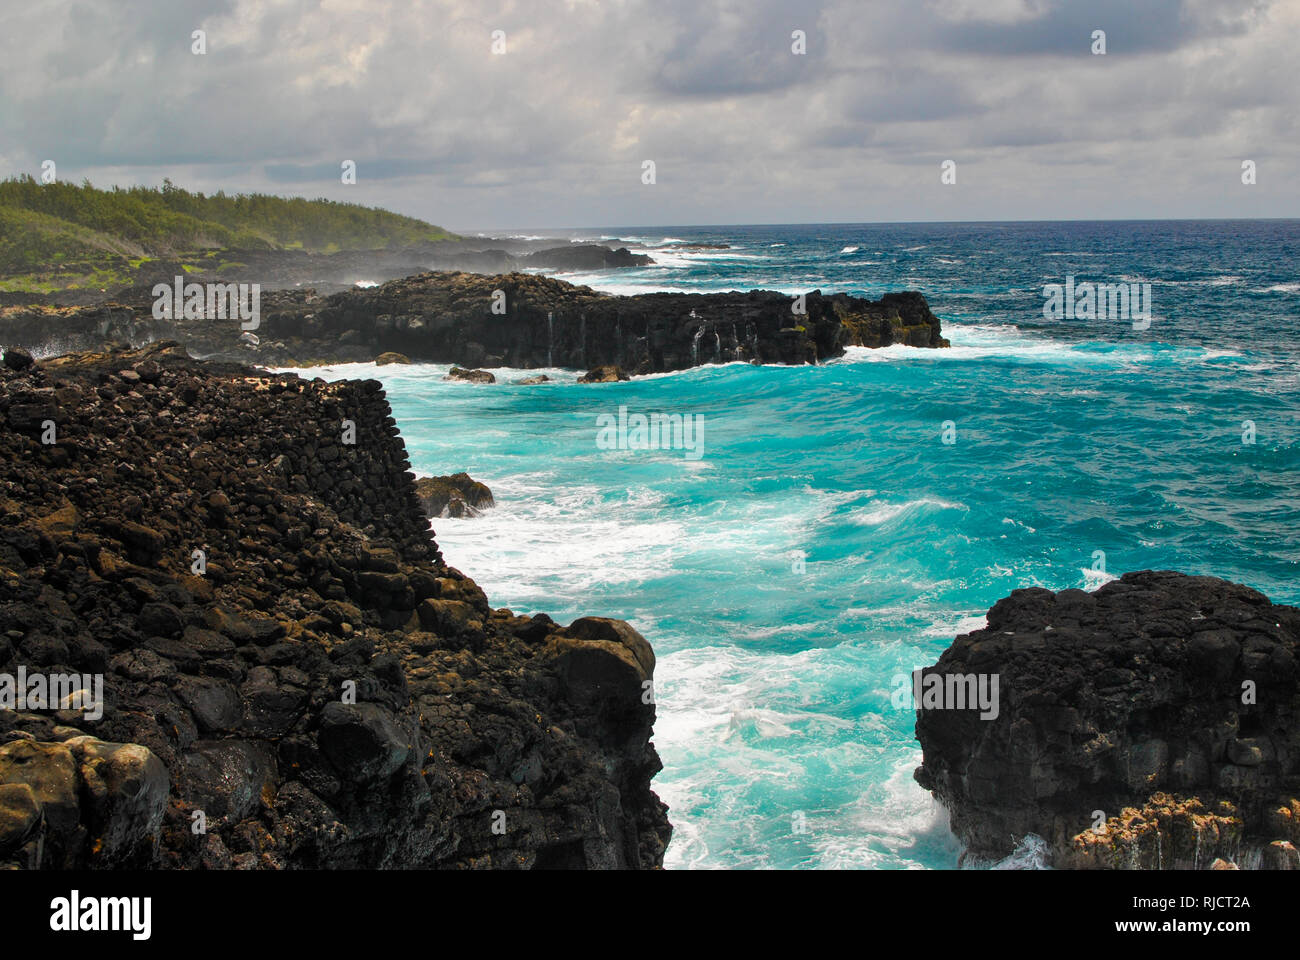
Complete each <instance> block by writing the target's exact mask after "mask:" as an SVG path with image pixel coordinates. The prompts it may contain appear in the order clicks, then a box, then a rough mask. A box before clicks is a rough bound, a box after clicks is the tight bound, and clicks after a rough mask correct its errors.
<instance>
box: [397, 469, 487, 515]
mask: <svg viewBox="0 0 1300 960" xmlns="http://www.w3.org/2000/svg"><path fill="white" fill-rule="evenodd" d="M415 493H416V496H418V497H419V498H420V505H421V506H422V507H424V512H425V514H426V515H428V516H429V517H430V518H432V519H435V520H436V519H437V518H438V517H477V516H478V515H479V514H480V513H482V512H483V511H484V510H486V509H488V508H489V507H493V506H496V501H495V500H494V499H492V491H491V490H489V489H488V488H487V484H485V483H479V482H478V481H477V480H474V479H472V478H471V477H470V475H469V474H468V473H454V474H452V475H450V476H446V477H421V478H420V479H419V480H416V481H415Z"/></svg>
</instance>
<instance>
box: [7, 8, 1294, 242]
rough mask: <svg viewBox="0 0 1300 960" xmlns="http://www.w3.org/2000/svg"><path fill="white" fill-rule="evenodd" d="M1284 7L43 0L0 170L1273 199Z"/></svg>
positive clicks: (635, 214) (304, 181)
mask: <svg viewBox="0 0 1300 960" xmlns="http://www.w3.org/2000/svg"><path fill="white" fill-rule="evenodd" d="M196 29H202V30H204V31H205V32H206V37H207V53H206V54H205V55H203V56H196V55H194V54H193V53H192V52H191V43H192V41H191V33H192V31H194V30H196ZM1094 29H1104V30H1105V31H1106V36H1107V54H1106V55H1105V56H1093V55H1092V53H1091V51H1090V48H1091V33H1092V31H1093V30H1094ZM495 30H502V31H504V32H505V38H506V52H505V54H504V55H498V54H495V53H493V51H492V34H493V31H495ZM795 30H801V31H803V32H804V34H805V35H806V50H807V52H806V53H805V54H803V55H798V54H796V53H795V52H793V50H792V39H791V34H792V32H793V31H795ZM1297 30H1300V11H1298V10H1297V9H1296V5H1295V4H1292V3H1286V2H1282V0H1278V2H1274V3H1268V2H1264V0H1256V2H1249V3H1242V2H1228V0H1146V2H1144V3H1141V4H1135V3H1131V2H1130V0H1097V2H1094V3H1090V4H1087V5H1083V4H1078V3H1072V2H1069V3H1067V2H1065V0H978V2H977V0H881V2H873V3H870V4H864V3H861V2H860V0H805V2H799V0H791V2H785V0H749V2H742V0H658V2H650V0H605V2H596V0H534V2H524V0H364V2H362V0H320V2H314V3H309V2H302V0H227V2H222V3H212V2H198V0H145V2H141V3H138V4H135V5H133V6H132V8H131V10H130V14H129V15H124V13H123V8H122V7H120V6H119V5H117V4H114V3H111V2H109V0H51V2H47V3H44V4H42V5H39V6H37V5H9V6H8V7H7V8H6V9H5V10H4V12H2V13H0V102H3V103H4V104H5V109H4V110H3V111H0V143H4V144H5V148H4V150H3V157H0V163H3V165H4V166H3V169H0V174H3V175H9V174H12V173H17V172H36V171H38V170H39V166H40V161H41V160H42V159H46V158H53V159H55V160H56V161H57V162H58V164H59V171H60V175H61V176H62V177H63V178H64V179H75V180H79V179H81V177H83V176H88V177H90V178H91V179H92V180H93V181H95V182H96V183H112V182H118V183H131V182H142V183H158V182H161V180H162V178H163V177H164V176H170V177H171V178H172V179H173V180H174V181H176V182H178V183H182V184H185V185H188V186H193V187H195V188H198V189H208V190H215V189H218V188H224V189H226V190H227V191H235V190H253V189H263V190H273V191H275V192H281V193H293V194H300V195H305V196H320V195H324V196H329V197H332V198H334V199H341V200H354V201H356V202H360V203H374V204H381V205H385V206H389V207H391V208H394V209H398V210H401V211H402V212H406V213H411V214H413V215H417V216H423V217H426V218H428V219H431V220H433V221H434V222H440V223H445V224H447V225H449V226H452V227H462V228H469V227H484V228H490V227H507V226H515V227H537V226H564V225H610V224H629V223H640V224H651V223H673V222H677V223H682V222H685V223H698V222H702V221H704V220H714V221H717V222H732V223H734V222H746V221H749V222H764V221H766V222H789V221H815V220H830V219H833V220H859V219H935V218H943V219H948V218H953V217H969V218H975V219H1012V218H1026V217H1028V218H1033V217H1058V216H1060V217H1080V216H1082V217H1087V216H1107V215H1113V216H1123V215H1134V216H1169V215H1182V216H1198V215H1213V216H1254V215H1272V216H1277V215H1285V214H1291V215H1296V214H1297V212H1298V211H1300V188H1298V187H1297V186H1296V184H1297V183H1300V169H1298V167H1300V160H1297V159H1296V151H1295V149H1294V148H1295V145H1296V135H1297V124H1298V123H1300V121H1298V120H1297V116H1298V115H1300V111H1297V109H1296V108H1297V105H1298V104H1297V100H1300V94H1298V93H1297V88H1296V85H1295V84H1294V82H1293V81H1291V80H1290V76H1289V74H1290V72H1291V71H1292V69H1293V67H1292V64H1293V62H1294V40H1293V38H1294V36H1295V35H1296V32H1297ZM1246 157H1249V158H1253V159H1256V160H1257V161H1259V162H1260V163H1261V175H1260V183H1259V185H1258V186H1257V187H1254V188H1251V189H1250V190H1243V189H1241V188H1240V183H1239V179H1238V177H1237V175H1236V173H1235V172H1234V171H1235V170H1238V169H1239V161H1240V159H1241V158H1246ZM946 158H952V159H955V160H956V161H957V162H958V164H959V167H960V169H961V170H962V175H961V176H959V178H958V184H959V185H958V186H957V187H956V188H951V187H948V188H945V187H943V185H942V184H940V182H939V175H938V166H937V165H938V162H939V161H940V160H942V159H946ZM349 159H350V160H355V161H356V163H357V168H358V182H357V184H356V185H355V186H345V185H343V184H342V183H341V182H340V178H339V172H340V164H341V163H342V161H344V160H349ZM647 159H652V160H654V161H655V163H656V165H657V172H658V183H657V184H656V185H654V186H647V185H644V184H642V183H641V180H640V174H641V163H642V161H643V160H647Z"/></svg>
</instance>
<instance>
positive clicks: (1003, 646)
mask: <svg viewBox="0 0 1300 960" xmlns="http://www.w3.org/2000/svg"><path fill="white" fill-rule="evenodd" d="M1298 646H1300V610H1297V609H1296V608H1293V607H1288V606H1282V605H1278V604H1272V603H1270V602H1269V600H1268V598H1267V597H1265V596H1263V595H1262V594H1260V593H1258V592H1257V591H1255V590H1252V589H1250V588H1248V587H1245V586H1242V585H1240V584H1234V583H1230V582H1228V581H1224V580H1219V579H1215V578H1213V577H1193V576H1185V575H1183V574H1179V573H1174V572H1170V571H1141V572H1137V573H1128V574H1125V575H1124V576H1123V577H1122V578H1121V579H1119V580H1116V581H1112V582H1110V583H1107V584H1105V585H1104V586H1102V587H1101V588H1100V589H1098V590H1096V591H1094V592H1092V593H1085V592H1084V591H1081V590H1062V591H1060V592H1058V593H1053V592H1052V591H1050V590H1044V589H1042V588H1037V587H1035V588H1030V589H1024V590H1016V591H1014V592H1013V593H1012V594H1011V595H1010V596H1009V597H1006V598H1004V599H1002V600H999V601H998V602H997V603H996V604H994V606H993V607H992V609H990V610H989V612H988V625H987V627H985V628H984V629H981V630H977V631H975V632H974V633H970V634H965V635H963V636H960V637H958V638H957V639H956V640H955V641H954V642H953V644H952V645H951V646H950V647H949V648H948V649H947V650H946V651H945V652H944V654H943V655H942V656H941V657H940V658H939V661H938V663H937V664H935V665H934V666H932V667H927V668H926V669H925V670H924V671H923V677H924V678H925V681H923V682H929V681H930V680H934V681H936V682H939V683H943V684H948V683H951V682H966V681H968V680H970V679H974V680H976V681H977V682H978V681H979V679H980V678H987V679H989V680H991V679H993V678H996V679H997V681H998V688H997V689H998V700H999V703H998V705H997V707H998V708H997V710H996V711H985V712H984V713H981V712H980V711H979V710H977V709H962V708H959V707H960V704H958V705H957V706H954V705H953V704H944V705H943V707H944V708H939V707H937V706H936V705H934V704H932V705H931V707H932V708H931V709H920V710H918V711H917V720H916V735H917V739H918V740H919V741H920V743H921V749H922V753H923V759H922V764H921V766H920V767H918V768H917V770H916V779H917V781H918V782H919V783H920V784H921V785H922V786H923V787H925V788H926V789H928V790H930V791H931V792H933V793H934V795H935V796H936V798H938V799H939V800H940V801H941V802H942V803H943V804H944V805H945V806H946V807H947V808H948V811H949V814H950V817H951V822H952V828H953V831H954V832H955V833H956V834H957V836H958V838H959V839H960V840H962V841H963V843H965V844H966V847H967V852H968V854H969V855H970V856H973V857H976V858H981V859H983V858H987V859H997V858H1001V857H1005V856H1007V855H1008V854H1010V853H1011V852H1012V849H1013V848H1014V845H1015V844H1016V842H1018V840H1020V839H1021V838H1024V837H1026V836H1028V835H1030V834H1034V835H1036V836H1038V837H1041V838H1043V839H1044V840H1045V841H1046V842H1047V846H1048V850H1049V856H1050V859H1051V862H1052V863H1054V864H1055V865H1059V866H1094V867H1095V866H1106V867H1116V866H1119V867H1123V866H1137V867H1149V868H1153V869H1154V868H1157V867H1159V866H1164V867H1166V868H1168V867H1170V866H1172V865H1178V866H1188V867H1192V866H1195V867H1199V868H1204V867H1206V866H1207V865H1208V863H1209V862H1210V861H1211V860H1212V859H1213V858H1214V856H1215V855H1216V854H1215V851H1216V850H1218V851H1219V854H1217V855H1222V856H1223V857H1225V858H1231V859H1233V860H1234V862H1235V861H1238V860H1239V859H1240V858H1239V856H1238V848H1239V847H1243V846H1244V847H1246V848H1253V849H1256V850H1259V849H1262V848H1263V847H1265V846H1267V845H1268V844H1269V843H1271V841H1273V840H1288V841H1293V840H1294V836H1293V835H1292V834H1291V824H1292V822H1293V821H1294V817H1293V815H1292V811H1293V810H1300V803H1297V801H1296V800H1295V796H1296V795H1297V793H1296V791H1300V671H1297V666H1296V656H1297V653H1298V652H1300V650H1297V647H1298ZM954 689H956V688H955V687H954ZM988 714H992V715H991V716H990V715H988ZM1279 794H1281V799H1279ZM1098 811H1100V813H1101V815H1102V816H1101V817H1100V818H1099V817H1098V816H1097V812H1098ZM1098 819H1101V820H1104V822H1105V823H1106V824H1107V827H1106V829H1105V830H1103V831H1101V832H1100V833H1098V832H1097V831H1095V830H1093V824H1094V823H1095V822H1096V821H1097V820H1098Z"/></svg>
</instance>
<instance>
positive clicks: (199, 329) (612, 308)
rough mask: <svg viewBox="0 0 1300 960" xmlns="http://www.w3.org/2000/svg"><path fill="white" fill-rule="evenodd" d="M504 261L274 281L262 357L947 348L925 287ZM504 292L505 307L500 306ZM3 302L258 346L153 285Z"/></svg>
mask: <svg viewBox="0 0 1300 960" xmlns="http://www.w3.org/2000/svg"><path fill="white" fill-rule="evenodd" d="M595 255H597V256H599V257H600V258H602V260H603V259H604V258H606V257H607V256H610V255H613V252H612V251H606V252H605V253H601V252H600V251H599V250H598V251H596V254H595ZM629 256H633V255H630V254H629ZM497 259H498V261H499V262H495V263H491V264H487V263H483V264H476V265H475V267H474V268H475V269H478V268H479V267H487V268H490V269H492V270H493V271H494V272H495V273H496V274H497V275H495V276H480V275H477V274H471V273H455V272H431V273H421V274H416V275H412V276H405V277H404V278H403V279H400V280H393V281H390V282H388V283H385V284H383V285H382V286H379V287H374V288H370V289H348V290H344V291H341V292H339V293H335V294H333V295H332V296H329V297H320V296H318V295H317V294H316V293H315V292H314V291H311V290H303V289H295V290H278V291H272V290H269V289H266V290H264V293H263V295H262V313H263V317H262V324H261V327H259V331H258V332H259V334H260V335H261V338H262V340H261V344H260V346H259V347H258V348H257V355H258V357H259V362H261V363H264V364H267V365H281V366H293V365H297V364H299V363H303V362H313V363H325V362H330V363H334V362H365V361H369V360H372V359H374V358H375V357H377V356H379V355H382V354H385V353H400V354H402V355H403V356H406V357H409V358H410V359H412V360H414V361H416V362H419V363H454V364H457V365H464V366H466V367H470V368H474V367H498V366H509V367H518V368H537V367H551V366H562V367H570V368H574V369H580V370H589V369H591V368H593V367H599V366H618V367H621V368H623V369H624V370H626V371H628V372H629V373H631V374H646V373H657V372H664V371H670V370H683V369H686V368H688V367H692V366H698V365H700V364H707V363H726V362H732V361H745V362H750V363H784V364H804V363H821V362H824V361H826V360H829V359H832V358H834V357H839V356H842V355H843V354H844V351H845V349H846V348H847V347H849V346H855V345H856V346H866V347H882V346H889V345H891V344H907V345H910V346H914V347H927V348H928V347H944V346H947V345H948V341H947V340H946V339H945V338H944V337H943V335H942V332H941V324H940V320H939V318H938V317H936V316H935V315H934V314H933V313H932V312H931V310H930V307H929V305H928V303H927V302H926V300H925V297H924V296H922V295H921V294H920V293H916V292H911V291H909V292H902V293H890V294H885V295H884V296H882V297H881V298H880V299H879V300H867V299H864V298H860V297H853V296H849V295H848V294H843V293H837V294H829V295H826V294H822V293H821V291H818V290H814V291H812V292H809V293H807V294H805V295H803V296H802V297H801V299H800V300H799V301H798V302H797V303H796V301H795V300H794V299H793V298H792V297H790V296H788V295H786V294H783V293H778V292H776V291H772V290H751V291H748V292H739V291H732V292H729V293H648V294H640V295H638V296H631V297H626V296H613V295H609V294H603V293H598V292H597V291H595V290H592V289H591V288H589V287H585V286H575V285H573V284H570V283H566V282H564V281H563V280H558V279H555V278H553V277H544V276H538V275H535V274H531V273H501V272H500V271H502V270H509V269H512V268H513V267H514V266H515V265H516V264H515V261H514V260H513V259H512V258H511V257H509V256H507V255H505V254H504V253H503V254H502V255H501V257H499V258H497ZM426 262H427V261H426ZM501 295H504V297H505V306H506V312H505V313H504V314H501V313H499V311H495V310H494V309H493V307H494V305H496V304H498V303H500V297H501ZM796 308H797V309H799V310H801V311H802V312H799V313H796V312H794V310H795V309H796ZM0 310H3V312H4V319H5V324H6V327H7V333H6V336H8V337H9V338H10V339H11V341H12V342H15V343H17V344H21V345H23V346H26V347H31V348H36V347H46V346H49V345H51V344H52V343H55V342H62V343H82V344H85V345H86V346H87V347H93V348H99V347H101V346H102V345H103V344H104V343H106V342H107V341H109V340H111V339H113V338H122V337H126V338H128V339H130V340H132V341H133V342H139V341H142V340H149V339H159V340H162V339H166V338H168V337H175V338H181V339H183V341H184V342H185V343H186V344H187V345H188V346H190V347H191V348H192V349H193V350H194V351H195V352H197V353H202V354H204V355H208V356H216V357H224V358H226V359H231V360H235V361H236V362H242V361H243V358H244V357H245V356H247V355H248V351H247V349H246V348H245V347H243V346H242V345H241V344H240V343H239V341H238V336H237V335H238V333H239V330H238V325H232V324H230V323H228V322H226V321H205V320H198V321H192V320H187V321H184V322H183V323H181V322H173V321H169V320H155V319H154V318H153V316H152V313H151V311H152V298H151V297H150V296H149V289H148V287H142V288H139V289H138V290H132V291H127V292H124V293H123V294H121V295H119V297H118V298H117V299H116V300H115V301H114V302H113V303H111V304H104V305H100V306H97V307H92V308H82V309H72V308H68V309H63V310H55V311H51V310H50V309H48V308H23V307H19V306H15V307H8V308H0ZM129 372H130V373H132V374H134V373H135V371H133V370H131V371H129ZM123 386H125V384H123Z"/></svg>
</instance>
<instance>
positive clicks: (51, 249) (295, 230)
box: [0, 176, 454, 293]
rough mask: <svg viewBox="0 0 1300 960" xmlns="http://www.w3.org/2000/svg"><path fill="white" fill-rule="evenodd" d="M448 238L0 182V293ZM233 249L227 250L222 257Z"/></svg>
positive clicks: (326, 205) (377, 221)
mask: <svg viewBox="0 0 1300 960" xmlns="http://www.w3.org/2000/svg"><path fill="white" fill-rule="evenodd" d="M447 239H454V235H453V234H450V233H448V232H447V231H446V230H443V229H442V228H441V227H436V226H434V225H433V224H430V223H425V222H424V221H423V220H416V219H414V218H412V217H404V216H401V215H399V214H396V213H390V212H389V211H387V210H378V209H374V208H372V207H363V206H359V205H357V204H354V203H336V202H334V201H332V200H323V199H321V200H303V199H301V198H285V197H273V196H268V195H266V194H258V193H254V194H242V193H241V194H236V195H234V196H228V195H226V194H225V193H224V192H218V193H215V194H213V195H211V196H205V195H204V194H202V193H191V192H190V191H188V190H182V189H180V188H179V187H176V186H174V185H172V183H171V181H164V185H163V186H162V187H161V188H148V187H130V188H125V189H124V188H121V187H114V188H112V189H111V190H100V189H98V188H96V187H93V186H91V184H90V183H89V181H87V182H85V183H83V184H82V185H81V186H75V185H73V184H64V183H52V184H41V183H38V182H37V181H36V180H35V179H33V178H32V177H29V176H23V177H17V178H14V179H10V180H4V181H0V290H11V291H12V290H21V291H30V292H40V293H51V292H54V291H58V290H69V289H74V290H75V289H88V288H96V289H98V288H109V289H111V288H113V287H117V286H123V285H126V284H129V283H131V282H133V281H134V280H135V279H136V277H137V274H138V273H139V271H140V268H141V267H142V265H144V264H147V263H148V262H150V261H153V260H167V261H175V262H180V263H185V262H187V261H191V260H198V259H199V258H202V262H203V263H204V264H205V266H211V265H214V264H215V265H218V266H219V265H220V264H221V263H223V262H232V263H233V262H237V261H238V259H239V257H238V254H239V253H240V252H241V251H245V252H247V251H263V252H264V251H274V250H305V251H308V252H313V253H334V252H336V251H339V250H384V249H393V248H398V247H404V246H409V245H412V244H418V243H424V242H428V241H435V240H447ZM227 254H229V256H227Z"/></svg>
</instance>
